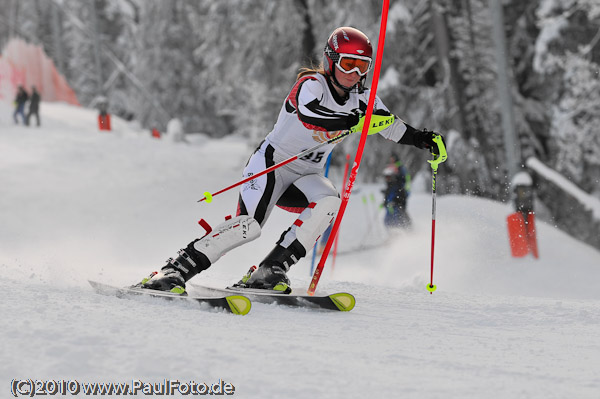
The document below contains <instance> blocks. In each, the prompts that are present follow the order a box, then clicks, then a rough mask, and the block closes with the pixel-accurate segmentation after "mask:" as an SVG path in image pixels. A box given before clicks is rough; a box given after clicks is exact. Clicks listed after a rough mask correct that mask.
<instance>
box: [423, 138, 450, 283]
mask: <svg viewBox="0 0 600 399" xmlns="http://www.w3.org/2000/svg"><path fill="white" fill-rule="evenodd" d="M433 141H435V142H436V143H437V146H438V150H439V152H440V154H439V155H435V156H434V157H433V161H427V162H429V163H430V164H431V169H433V173H432V178H431V194H432V196H431V197H432V204H431V279H430V281H429V284H428V285H427V291H429V293H430V294H433V291H435V290H436V289H437V286H435V285H434V284H433V255H434V249H435V192H436V178H437V170H438V166H439V164H440V163H442V162H444V161H446V159H447V158H448V154H447V153H446V147H445V146H444V142H443V141H442V138H441V137H440V136H436V137H434V139H433Z"/></svg>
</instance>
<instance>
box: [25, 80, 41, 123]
mask: <svg viewBox="0 0 600 399" xmlns="http://www.w3.org/2000/svg"><path fill="white" fill-rule="evenodd" d="M39 111H40V93H38V91H37V89H36V87H35V86H31V100H29V112H27V119H26V120H25V124H26V125H27V126H29V119H30V118H31V115H35V119H36V122H37V125H38V126H39V125H40V113H39Z"/></svg>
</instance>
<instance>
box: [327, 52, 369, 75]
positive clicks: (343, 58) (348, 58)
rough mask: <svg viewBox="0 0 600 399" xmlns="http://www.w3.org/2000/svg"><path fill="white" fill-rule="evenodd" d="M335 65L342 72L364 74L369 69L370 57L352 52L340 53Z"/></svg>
mask: <svg viewBox="0 0 600 399" xmlns="http://www.w3.org/2000/svg"><path fill="white" fill-rule="evenodd" d="M335 66H336V67H337V69H339V70H340V71H342V72H344V73H352V72H356V73H358V74H359V75H360V76H365V75H366V74H367V73H368V72H369V70H370V69H371V59H370V58H369V57H362V56H360V55H354V54H340V58H339V59H338V60H337V62H336V63H335Z"/></svg>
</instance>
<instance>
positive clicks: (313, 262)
mask: <svg viewBox="0 0 600 399" xmlns="http://www.w3.org/2000/svg"><path fill="white" fill-rule="evenodd" d="M331 154H333V152H330V153H329V156H328V157H327V163H325V177H328V176H329V165H330V164H331ZM330 228H331V226H329V227H328V228H327V229H330ZM318 246H319V241H318V240H317V242H316V243H315V246H314V248H313V254H312V261H311V263H310V275H311V276H312V275H313V273H314V272H315V259H316V258H317V247H318Z"/></svg>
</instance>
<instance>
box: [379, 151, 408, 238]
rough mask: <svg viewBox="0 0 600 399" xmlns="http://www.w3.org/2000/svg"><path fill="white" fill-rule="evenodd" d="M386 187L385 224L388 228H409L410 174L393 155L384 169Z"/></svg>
mask: <svg viewBox="0 0 600 399" xmlns="http://www.w3.org/2000/svg"><path fill="white" fill-rule="evenodd" d="M383 176H384V178H385V183H386V187H385V189H384V190H383V206H384V208H385V218H384V224H385V226H386V227H387V228H407V227H410V224H411V221H410V216H408V212H407V211H406V200H407V199H408V196H409V194H410V175H409V174H408V171H407V170H406V168H405V167H404V165H402V162H400V160H399V159H398V156H396V155H393V154H392V155H391V156H390V162H389V164H388V165H387V166H386V167H385V169H384V170H383Z"/></svg>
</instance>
